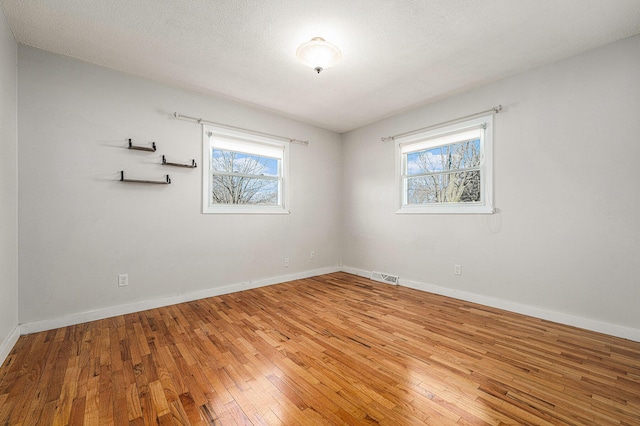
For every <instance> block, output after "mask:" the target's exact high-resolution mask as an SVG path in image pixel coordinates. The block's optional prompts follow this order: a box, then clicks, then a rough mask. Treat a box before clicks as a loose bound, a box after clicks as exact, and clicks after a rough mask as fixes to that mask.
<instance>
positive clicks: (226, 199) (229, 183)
mask: <svg viewBox="0 0 640 426" xmlns="http://www.w3.org/2000/svg"><path fill="white" fill-rule="evenodd" d="M211 159H212V161H211V168H212V170H213V176H212V188H211V189H212V194H211V195H212V202H213V203H214V204H261V205H277V204H278V203H279V200H280V196H279V189H280V182H279V179H278V178H279V177H281V176H280V164H281V160H280V159H278V158H272V157H266V156H260V155H256V154H246V153H242V152H237V151H228V150H222V149H216V148H214V149H212V150H211ZM265 177H266V179H265ZM274 178H275V179H274Z"/></svg>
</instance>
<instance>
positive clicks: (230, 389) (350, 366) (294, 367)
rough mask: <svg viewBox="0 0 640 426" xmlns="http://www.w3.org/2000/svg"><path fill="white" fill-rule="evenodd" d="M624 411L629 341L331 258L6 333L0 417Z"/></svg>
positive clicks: (406, 420)
mask: <svg viewBox="0 0 640 426" xmlns="http://www.w3.org/2000/svg"><path fill="white" fill-rule="evenodd" d="M67 424H68V425H83V424H84V425H150V424H160V425H224V426H227V425H371V424H379V425H393V426H398V425H422V424H428V425H599V426H602V425H640V343H637V342H631V341H628V340H624V339H619V338H615V337H611V336H606V335H602V334H598V333H594V332H589V331H585V330H581V329H577V328H573V327H569V326H564V325H559V324H555V323H551V322H548V321H544V320H540V319H536V318H531V317H526V316H523V315H518V314H513V313H509V312H505V311H501V310H498V309H493V308H488V307H485V306H481V305H477V304H473V303H468V302H463V301H459V300H454V299H450V298H446V297H442V296H437V295H432V294H429V293H424V292H420V291H417V290H413V289H408V288H403V287H395V286H391V285H386V284H380V283H376V282H373V281H370V280H367V279H364V278H361V277H357V276H354V275H349V274H346V273H335V274H329V275H323V276H320V277H315V278H309V279H304V280H298V281H292V282H289V283H284V284H279V285H274V286H270V287H263V288H258V289H253V290H248V291H244V292H239V293H233V294H228V295H224V296H219V297H212V298H208V299H203V300H198V301H195V302H189V303H183V304H179V305H174V306H169V307H166V308H159V309H152V310H149V311H144V312H137V313H134V314H129V315H123V316H119V317H114V318H109V319H105V320H100V321H94V322H89V323H85V324H79V325H75V326H71V327H65V328H60V329H57V330H50V331H46V332H41V333H35V334H31V335H27V336H22V337H20V339H19V341H18V342H17V343H16V345H15V348H14V349H13V351H12V352H11V354H10V355H9V357H8V358H7V360H6V361H5V363H4V365H3V366H2V368H0V425H12V426H13V425H67Z"/></svg>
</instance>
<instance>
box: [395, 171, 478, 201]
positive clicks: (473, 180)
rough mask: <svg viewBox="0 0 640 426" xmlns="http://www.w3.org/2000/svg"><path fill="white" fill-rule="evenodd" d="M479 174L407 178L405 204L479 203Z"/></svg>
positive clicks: (450, 174) (475, 172)
mask: <svg viewBox="0 0 640 426" xmlns="http://www.w3.org/2000/svg"><path fill="white" fill-rule="evenodd" d="M480 188H481V186H480V172H479V171H477V170H475V171H470V172H456V173H441V174H435V175H431V176H420V177H409V178H407V204H433V203H470V202H479V201H480V200H481V194H480Z"/></svg>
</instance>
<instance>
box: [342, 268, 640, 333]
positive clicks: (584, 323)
mask: <svg viewBox="0 0 640 426" xmlns="http://www.w3.org/2000/svg"><path fill="white" fill-rule="evenodd" d="M342 271H344V272H347V273H350V274H354V275H358V276H361V277H365V278H369V276H370V275H371V271H365V270H363V269H357V268H352V267H349V266H343V267H342ZM372 282H375V281H372ZM398 285H401V286H403V287H409V288H413V289H416V290H421V291H425V292H428V293H434V294H439V295H442V296H447V297H451V298H454V299H460V300H464V301H466V302H473V303H478V304H481V305H485V306H489V307H492V308H497V309H503V310H505V311H510V312H515V313H518V314H522V315H527V316H530V317H535V318H539V319H543V320H547V321H553V322H557V323H560V324H564V325H570V326H573V327H578V328H582V329H585V330H590V331H595V332H598V333H604V334H608V335H610V336H614V337H620V338H623V339H628V340H633V341H634V342H640V329H637V328H631V327H625V326H621V325H617V324H610V323H607V322H602V321H596V320H592V319H589V318H584V317H578V316H574V315H568V314H563V313H561V312H556V311H550V310H547V309H542V308H537V307H535V306H529V305H523V304H520V303H516V302H510V301H508V300H503V299H497V298H494V297H489V296H483V295H481V294H476V293H469V292H466V291H459V290H455V289H451V288H446V287H440V286H437V285H433V284H427V283H422V282H418V281H412V280H406V279H402V278H400V282H399V283H398Z"/></svg>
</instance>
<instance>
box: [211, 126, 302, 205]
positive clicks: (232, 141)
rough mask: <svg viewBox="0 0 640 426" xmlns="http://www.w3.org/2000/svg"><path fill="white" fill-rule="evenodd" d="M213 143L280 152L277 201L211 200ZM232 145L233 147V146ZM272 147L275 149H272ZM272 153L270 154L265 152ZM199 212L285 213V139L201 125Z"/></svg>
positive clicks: (246, 150) (240, 149)
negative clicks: (217, 201)
mask: <svg viewBox="0 0 640 426" xmlns="http://www.w3.org/2000/svg"><path fill="white" fill-rule="evenodd" d="M214 146H218V147H222V149H227V150H231V151H236V152H243V153H247V154H256V155H263V154H262V153H261V151H268V152H275V151H276V150H277V151H278V152H281V158H280V161H281V163H280V174H281V175H280V176H279V183H280V185H279V191H278V197H279V204H278V205H275V206H274V205H271V206H269V205H259V204H214V203H211V182H212V169H211V160H212V159H211V149H212V147H214ZM234 146H235V147H236V149H233V147H234ZM274 148H275V150H274ZM269 156H272V155H269ZM202 164H203V167H202V212H203V213H205V214H209V213H213V214H289V213H290V211H289V143H288V142H285V141H281V140H278V139H273V138H269V137H267V136H261V135H256V134H253V133H248V132H243V131H240V130H232V129H228V128H225V127H219V126H213V125H209V124H203V125H202Z"/></svg>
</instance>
